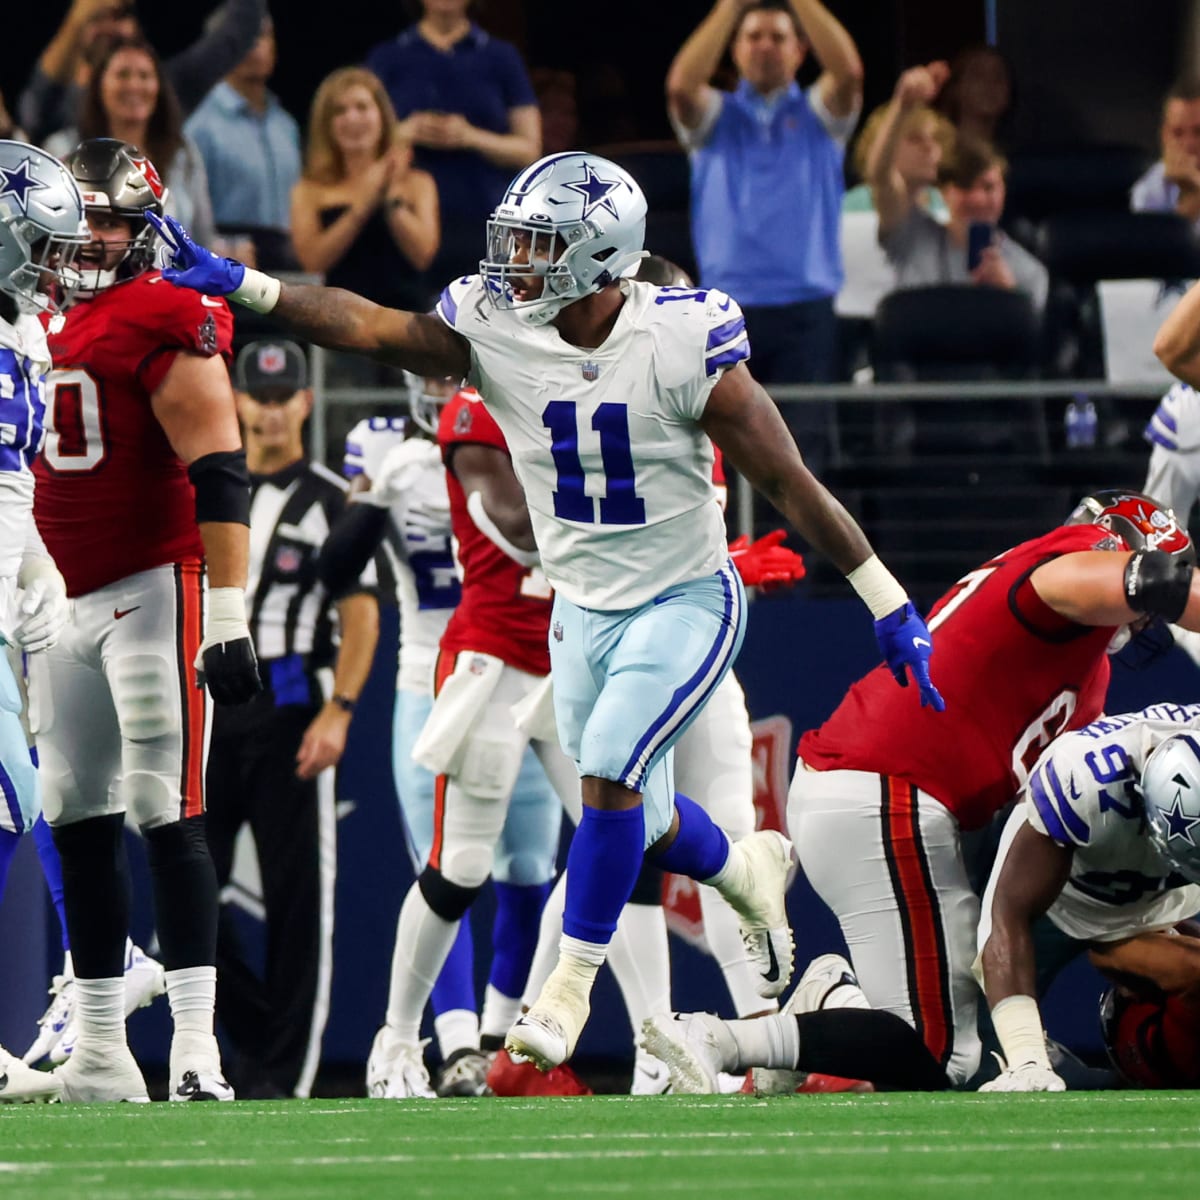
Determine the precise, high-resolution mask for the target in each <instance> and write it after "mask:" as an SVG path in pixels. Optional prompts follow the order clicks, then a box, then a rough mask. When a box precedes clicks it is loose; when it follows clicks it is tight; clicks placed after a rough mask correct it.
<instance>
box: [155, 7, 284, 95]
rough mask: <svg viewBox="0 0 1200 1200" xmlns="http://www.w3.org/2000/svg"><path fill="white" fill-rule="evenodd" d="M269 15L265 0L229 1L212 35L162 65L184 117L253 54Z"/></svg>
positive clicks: (207, 35) (196, 42) (199, 40)
mask: <svg viewBox="0 0 1200 1200" xmlns="http://www.w3.org/2000/svg"><path fill="white" fill-rule="evenodd" d="M266 12H267V5H266V0H228V3H227V4H226V5H225V8H224V15H223V16H222V18H221V21H220V23H219V24H218V25H217V27H216V28H215V29H214V30H213V31H212V33H209V34H206V35H205V36H204V37H202V38H200V39H198V40H197V41H195V42H193V43H192V44H191V45H190V46H189V47H188V48H187V49H186V50H182V51H180V53H178V54H176V55H174V56H173V57H172V58H169V59H168V60H167V61H166V62H165V63H164V64H163V70H164V71H165V72H166V75H167V78H169V79H170V81H171V83H172V84H173V85H174V87H175V93H176V95H177V96H178V97H179V105H180V107H181V108H182V109H183V113H184V116H187V114H188V113H190V112H191V111H192V110H193V109H194V108H195V107H196V105H198V104H199V103H200V101H201V100H203V99H204V97H205V96H206V95H208V92H209V90H210V89H211V88H212V87H213V85H214V84H217V83H220V82H221V80H222V79H223V78H224V77H225V76H226V75H228V74H229V72H230V71H231V70H233V68H234V67H236V66H237V65H238V63H240V62H241V61H242V59H243V58H245V57H246V55H247V54H248V53H249V52H250V48H251V46H253V45H254V43H255V41H256V40H257V39H258V31H259V30H260V29H261V28H262V22H263V17H264V16H266Z"/></svg>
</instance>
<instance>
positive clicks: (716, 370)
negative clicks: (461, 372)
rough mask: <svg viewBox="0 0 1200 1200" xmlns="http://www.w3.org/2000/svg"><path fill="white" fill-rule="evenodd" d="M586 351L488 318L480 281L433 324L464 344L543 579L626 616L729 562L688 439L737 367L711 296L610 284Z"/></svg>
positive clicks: (449, 301)
mask: <svg viewBox="0 0 1200 1200" xmlns="http://www.w3.org/2000/svg"><path fill="white" fill-rule="evenodd" d="M619 286H620V287H621V289H622V291H624V293H625V303H624V305H623V306H622V308H621V311H620V313H619V314H618V316H617V320H616V324H615V325H614V327H613V330H612V333H611V334H610V335H609V337H608V339H607V340H606V341H605V343H604V345H603V346H600V347H598V348H597V349H594V350H586V349H581V348H580V347H578V346H572V345H569V344H568V343H567V342H565V341H564V340H563V339H562V338H561V337H559V334H558V331H557V330H556V329H555V328H554V326H553V325H540V326H533V325H529V324H527V323H526V322H525V321H524V320H522V319H521V317H520V316H518V315H517V314H516V313H515V312H512V311H508V310H501V309H497V308H495V307H493V306H492V304H491V303H490V302H489V301H488V299H487V296H486V295H485V287H484V284H483V282H482V280H481V279H480V278H479V276H477V275H469V276H466V277H465V278H463V279H458V280H456V281H455V282H454V283H452V284H451V285H450V286H449V287H448V288H446V290H445V291H444V292H443V293H442V296H441V299H440V300H439V301H438V306H437V311H438V313H439V315H440V316H441V318H442V320H444V321H445V322H446V324H448V325H449V326H451V327H452V328H453V329H455V330H457V331H458V332H459V333H461V334H462V335H463V337H465V338H466V339H467V341H468V342H469V343H470V345H471V370H470V375H469V380H470V382H471V383H472V384H474V385H475V386H476V387H477V388H478V389H479V391H480V392H481V393H482V394H483V398H484V400H485V402H486V403H487V406H488V411H489V412H490V413H491V414H492V415H493V416H494V417H495V418H496V422H497V424H498V425H499V426H500V428H501V430H502V431H503V433H504V437H505V440H506V441H507V442H508V447H509V450H510V452H511V454H512V461H513V468H514V470H515V471H516V474H517V478H518V479H519V480H520V482H521V486H522V488H523V489H524V491H525V500H526V503H527V504H528V506H529V512H530V516H531V518H532V521H533V532H534V536H535V538H536V539H537V545H538V550H539V551H540V553H541V558H542V569H543V570H544V571H545V574H546V577H547V578H548V579H549V580H550V582H551V584H553V586H554V587H555V588H556V589H558V591H559V592H561V593H562V595H563V596H565V597H566V598H567V599H568V600H570V601H571V602H572V603H574V604H577V605H580V606H582V607H586V608H592V609H600V610H604V611H612V610H621V609H630V608H636V607H637V606H639V605H641V604H644V603H646V602H647V601H648V600H650V599H652V598H653V597H654V596H657V595H659V594H660V593H661V592H663V591H664V590H666V589H667V588H669V587H671V586H673V585H674V584H677V583H683V582H686V581H688V580H692V579H699V578H702V577H704V576H705V575H710V574H712V573H714V572H715V571H717V570H718V569H719V568H720V567H721V565H722V564H723V563H724V562H725V560H726V558H727V557H728V552H727V550H726V544H725V522H724V519H723V517H722V515H721V510H720V507H719V505H718V503H717V493H716V489H715V488H714V486H713V481H712V469H713V452H712V444H711V442H710V441H709V440H708V438H707V436H706V435H705V433H704V431H703V430H702V429H701V428H700V425H699V424H698V421H699V418H700V417H701V415H702V414H703V412H704V408H705V405H706V404H707V402H708V397H709V394H710V393H711V392H712V389H713V388H714V387H715V386H716V384H717V381H718V380H719V379H720V378H721V375H722V374H723V373H724V372H725V371H726V370H727V369H729V368H730V367H732V366H734V365H736V364H737V363H739V362H741V361H743V360H744V359H747V358H749V356H750V344H749V341H748V339H747V337H746V324H745V320H744V319H743V317H742V312H741V309H740V308H739V307H738V306H737V304H736V303H735V302H734V301H733V300H731V299H730V298H729V297H728V296H726V295H725V294H724V293H723V292H718V291H714V290H709V291H703V290H698V289H694V288H660V287H656V286H654V285H652V284H648V283H637V282H632V281H630V280H622V281H621V282H620V285H619Z"/></svg>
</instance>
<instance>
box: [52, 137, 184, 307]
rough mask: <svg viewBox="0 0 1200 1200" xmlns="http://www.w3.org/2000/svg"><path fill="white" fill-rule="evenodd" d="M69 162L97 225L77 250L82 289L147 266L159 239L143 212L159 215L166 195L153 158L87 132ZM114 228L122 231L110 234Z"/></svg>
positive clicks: (111, 281)
mask: <svg viewBox="0 0 1200 1200" xmlns="http://www.w3.org/2000/svg"><path fill="white" fill-rule="evenodd" d="M68 166H69V167H70V170H71V174H72V175H74V177H75V180H76V182H77V183H78V184H79V188H80V191H81V192H82V193H83V199H84V204H85V206H86V209H87V212H88V215H89V217H92V218H94V220H95V225H96V229H95V233H96V236H94V237H93V239H92V240H91V241H90V243H89V245H88V247H87V249H86V250H85V251H84V252H83V253H82V254H81V255H80V261H79V267H80V272H81V274H82V276H83V283H82V290H84V291H87V292H98V291H103V290H104V289H105V288H108V287H112V286H113V284H115V283H121V282H123V281H124V280H127V279H132V278H134V277H135V276H137V275H141V274H143V273H144V272H146V271H149V270H152V269H153V267H154V265H155V258H156V254H157V247H158V243H157V239H156V235H155V232H154V229H153V227H152V226H151V225H150V223H149V222H148V221H147V220H146V213H148V212H153V213H154V214H155V215H157V216H160V217H161V216H162V215H163V207H164V205H165V203H166V200H167V189H166V188H165V187H164V186H163V182H162V179H161V177H160V176H159V174H158V171H157V170H156V169H155V167H154V164H153V163H152V162H151V161H150V160H149V159H148V158H146V157H145V155H143V154H142V153H141V151H139V150H138V148H137V147H136V146H132V145H130V144H129V143H128V142H120V141H117V140H116V139H115V138H91V139H90V140H88V141H86V142H81V143H80V145H79V146H77V147H76V149H75V152H74V153H73V154H72V155H71V158H70V160H69V161H68ZM117 222H120V223H121V224H120V226H119V227H117V226H116V223H117ZM115 228H119V229H120V230H121V231H123V232H124V233H125V236H124V237H121V236H113V232H114V229H115ZM102 230H105V231H106V232H103V233H102Z"/></svg>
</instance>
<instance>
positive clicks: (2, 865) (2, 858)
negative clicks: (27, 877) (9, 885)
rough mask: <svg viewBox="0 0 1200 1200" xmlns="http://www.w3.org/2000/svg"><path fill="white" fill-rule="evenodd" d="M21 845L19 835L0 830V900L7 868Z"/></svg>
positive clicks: (2, 897)
mask: <svg viewBox="0 0 1200 1200" xmlns="http://www.w3.org/2000/svg"><path fill="white" fill-rule="evenodd" d="M20 844H21V835H20V834H19V833H13V832H12V830H10V829H0V900H3V899H4V884H5V881H6V880H7V879H8V868H9V866H10V865H11V863H12V860H13V855H14V854H16V852H17V847H18V846H19V845H20Z"/></svg>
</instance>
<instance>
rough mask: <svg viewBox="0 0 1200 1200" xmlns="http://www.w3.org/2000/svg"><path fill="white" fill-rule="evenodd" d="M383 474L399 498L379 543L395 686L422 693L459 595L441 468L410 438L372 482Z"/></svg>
mask: <svg viewBox="0 0 1200 1200" xmlns="http://www.w3.org/2000/svg"><path fill="white" fill-rule="evenodd" d="M384 476H386V477H387V479H388V481H389V485H390V488H391V490H392V492H393V493H398V494H399V496H400V498H399V499H398V500H397V501H396V502H395V503H394V504H393V505H392V507H391V524H392V526H393V529H391V530H390V531H389V537H388V538H387V539H386V540H385V542H384V546H385V549H386V550H387V553H388V557H389V559H390V560H391V564H392V569H393V571H394V572H395V576H396V603H397V604H398V605H399V608H400V662H399V673H398V675H397V678H396V686H397V687H400V688H403V689H404V690H405V691H408V692H421V693H423V694H427V693H430V692H432V690H433V668H434V663H435V662H436V660H437V650H438V643H439V642H440V641H441V640H442V634H443V633H444V632H445V629H446V625H447V624H448V623H449V620H450V616H451V614H452V613H453V612H454V610H455V608H457V607H458V601H459V598H460V596H461V595H462V587H461V585H460V583H459V578H458V572H457V569H456V567H455V563H454V554H453V549H452V546H451V540H450V497H449V496H448V495H447V493H446V468H445V467H444V466H443V465H442V456H441V453H440V452H439V450H438V448H437V446H435V445H434V444H433V442H430V441H427V440H426V439H425V438H422V437H412V438H408V439H407V440H406V441H403V442H400V443H398V444H397V445H394V446H393V447H392V448H391V449H390V450H388V451H387V453H386V454H385V455H384V456H383V458H382V459H381V460H380V462H379V465H378V468H377V470H376V474H375V476H374V478H375V479H376V480H379V479H382V478H383V477H384Z"/></svg>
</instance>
